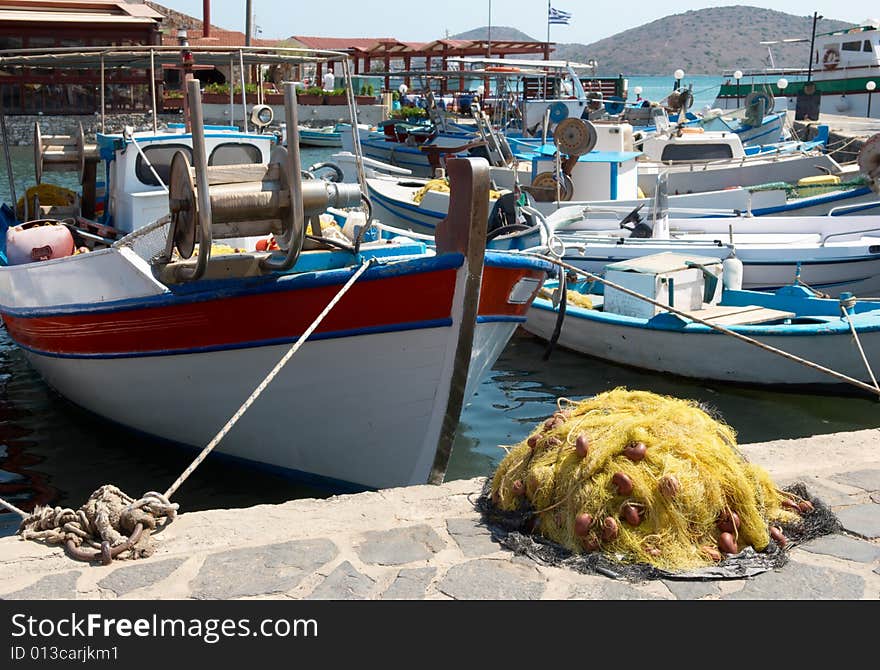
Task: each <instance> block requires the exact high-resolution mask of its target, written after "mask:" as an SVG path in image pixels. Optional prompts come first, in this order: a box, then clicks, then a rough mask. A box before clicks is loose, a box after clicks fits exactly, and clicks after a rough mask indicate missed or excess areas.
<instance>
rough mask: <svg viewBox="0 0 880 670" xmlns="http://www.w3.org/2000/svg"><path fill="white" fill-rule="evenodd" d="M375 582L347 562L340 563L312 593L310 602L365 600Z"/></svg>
mask: <svg viewBox="0 0 880 670" xmlns="http://www.w3.org/2000/svg"><path fill="white" fill-rule="evenodd" d="M375 585H376V582H375V581H374V580H373V579H371V578H370V577H368V576H367V575H365V574H363V573H361V572H358V571H357V569H356V568H355V567H354V566H353V565H352V564H351V563H349V562H348V561H344V562H343V563H340V564H339V565H338V566H337V567H336V569H335V570H334V571H333V572H331V573H330V574H329V575H327V577H325V578H324V581H323V582H321V583H320V584H319V585H318V587H317V588H316V589H315V590H314V591H312V594H311V595H310V596H309V599H310V600H366V599H367V598H369V597H370V593H371V592H372V590H373V587H374V586H375Z"/></svg>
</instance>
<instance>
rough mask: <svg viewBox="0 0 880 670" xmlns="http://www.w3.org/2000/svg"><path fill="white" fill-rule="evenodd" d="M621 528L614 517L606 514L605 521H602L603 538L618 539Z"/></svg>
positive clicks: (607, 540) (608, 540) (608, 539)
mask: <svg viewBox="0 0 880 670" xmlns="http://www.w3.org/2000/svg"><path fill="white" fill-rule="evenodd" d="M619 530H620V527H619V526H618V525H617V520H616V519H615V518H614V517H611V516H606V517H605V521H603V522H602V539H603V540H605V541H606V542H610V541H611V540H614V539H616V538H617V533H618V532H619Z"/></svg>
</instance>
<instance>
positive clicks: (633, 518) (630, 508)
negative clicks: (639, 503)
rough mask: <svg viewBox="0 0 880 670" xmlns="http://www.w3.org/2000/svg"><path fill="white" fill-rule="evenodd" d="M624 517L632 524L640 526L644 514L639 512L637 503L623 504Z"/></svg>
mask: <svg viewBox="0 0 880 670" xmlns="http://www.w3.org/2000/svg"><path fill="white" fill-rule="evenodd" d="M623 518H624V520H625V521H626V522H627V523H628V524H629V525H630V526H638V525H639V524H640V523H642V515H641V514H640V513H639V508H638V507H636V506H635V505H624V506H623Z"/></svg>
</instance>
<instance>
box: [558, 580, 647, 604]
mask: <svg viewBox="0 0 880 670" xmlns="http://www.w3.org/2000/svg"><path fill="white" fill-rule="evenodd" d="M569 600H663V598H661V597H660V596H657V595H655V594H653V593H649V592H647V591H643V590H642V589H640V588H638V587H636V586H633V585H632V584H630V583H629V582H622V581H617V580H614V579H610V578H608V577H602V578H598V579H596V580H595V581H592V582H590V583H589V584H581V585H578V586H576V587H575V588H574V589H572V592H571V595H570V596H569Z"/></svg>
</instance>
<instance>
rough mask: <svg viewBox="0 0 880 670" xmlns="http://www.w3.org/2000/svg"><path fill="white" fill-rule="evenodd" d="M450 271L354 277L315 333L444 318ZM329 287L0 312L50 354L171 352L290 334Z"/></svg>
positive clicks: (301, 327)
mask: <svg viewBox="0 0 880 670" xmlns="http://www.w3.org/2000/svg"><path fill="white" fill-rule="evenodd" d="M455 276H456V272H455V270H442V271H439V272H428V273H424V274H418V275H407V276H404V277H389V278H384V279H377V280H374V281H371V282H365V283H363V284H355V285H354V286H353V287H352V288H351V290H350V291H349V292H348V294H347V295H346V296H345V297H344V298H343V299H342V300H341V301H340V302H339V304H338V305H337V306H336V308H335V309H334V310H333V311H332V312H330V314H329V315H328V316H327V318H325V319H324V321H323V322H322V324H321V326H320V327H319V328H318V329H317V331H316V335H318V336H320V335H321V334H324V335H325V336H326V335H327V334H330V333H344V332H351V331H363V332H370V331H372V332H379V331H383V330H391V329H394V330H398V329H400V327H401V326H403V325H404V324H420V323H425V322H428V323H432V322H434V323H436V322H439V321H444V320H448V319H450V318H451V311H452V297H453V293H454V290H455ZM337 291H338V287H336V286H319V287H315V288H309V289H298V290H290V291H275V292H272V293H256V294H249V295H242V296H232V297H222V298H221V297H218V298H215V299H214V300H207V301H201V302H191V301H186V302H185V303H183V304H167V301H166V304H163V305H162V306H159V307H141V308H137V309H127V310H117V311H113V312H104V313H100V312H91V311H89V312H84V313H79V314H68V315H55V316H45V317H32V318H25V317H17V316H12V315H9V314H7V315H4V321H5V323H6V327H7V330H8V331H9V334H10V336H11V337H12V338H13V339H14V340H15V341H16V343H17V344H19V345H21V346H22V347H24V348H27V349H30V350H32V351H37V352H44V353H48V354H52V355H83V354H85V355H89V354H91V355H108V354H109V355H113V354H117V355H118V354H147V353H150V352H164V353H172V352H175V351H180V352H182V351H193V350H210V349H218V348H229V347H232V346H242V345H243V344H244V343H254V344H256V343H272V342H284V341H290V340H294V339H296V338H297V337H298V336H299V335H300V334H302V333H303V332H304V331H305V330H306V328H308V326H309V325H310V324H311V323H312V321H314V319H315V318H316V317H317V316H318V314H320V312H321V311H322V310H323V309H324V308H325V307H326V306H327V303H328V302H330V300H331V299H332V298H333V296H334V295H335V294H336V292H337Z"/></svg>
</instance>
